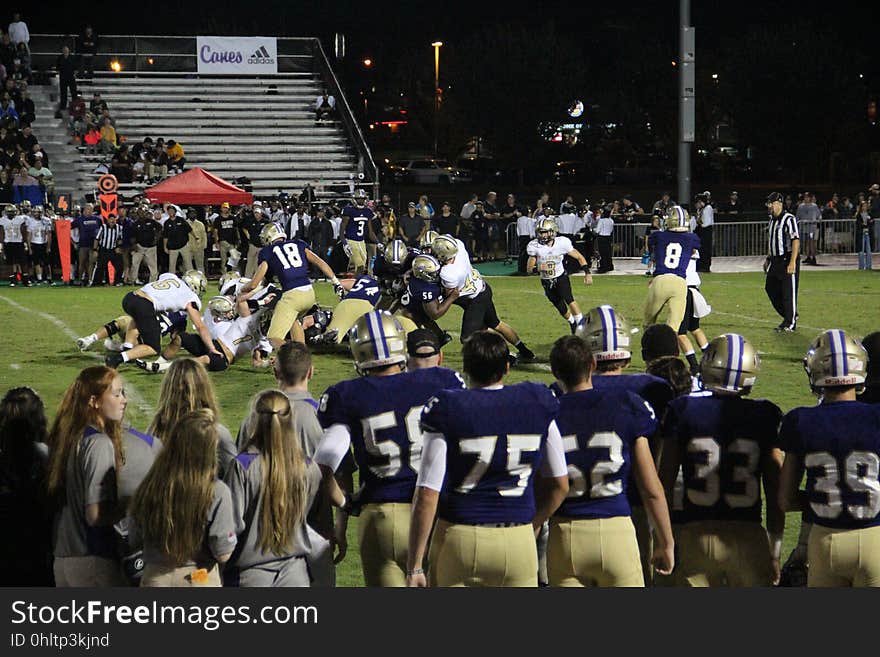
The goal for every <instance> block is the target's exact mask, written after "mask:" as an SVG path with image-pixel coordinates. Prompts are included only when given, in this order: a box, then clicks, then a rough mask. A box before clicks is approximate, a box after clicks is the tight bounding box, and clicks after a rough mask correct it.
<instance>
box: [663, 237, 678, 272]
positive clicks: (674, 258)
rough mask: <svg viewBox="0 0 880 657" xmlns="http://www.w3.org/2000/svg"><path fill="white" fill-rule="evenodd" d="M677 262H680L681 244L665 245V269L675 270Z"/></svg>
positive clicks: (671, 243)
mask: <svg viewBox="0 0 880 657" xmlns="http://www.w3.org/2000/svg"><path fill="white" fill-rule="evenodd" d="M679 262H681V244H677V243H675V242H670V243H669V244H667V245H666V258H665V259H664V260H663V264H664V265H665V266H666V268H667V269H675V268H677V267H678V263H679Z"/></svg>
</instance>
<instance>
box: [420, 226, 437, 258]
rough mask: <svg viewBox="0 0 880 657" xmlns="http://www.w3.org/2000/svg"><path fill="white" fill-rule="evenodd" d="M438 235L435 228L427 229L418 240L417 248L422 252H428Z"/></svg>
mask: <svg viewBox="0 0 880 657" xmlns="http://www.w3.org/2000/svg"><path fill="white" fill-rule="evenodd" d="M438 237H440V233H438V232H437V231H436V230H429V231H427V232H426V233H425V234H424V235H422V239H420V240H419V250H420V251H421V252H422V253H430V252H431V245H432V244H433V243H434V240H435V239H437V238H438Z"/></svg>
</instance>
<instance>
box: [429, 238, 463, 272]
mask: <svg viewBox="0 0 880 657" xmlns="http://www.w3.org/2000/svg"><path fill="white" fill-rule="evenodd" d="M431 253H433V254H434V257H435V258H437V261H438V262H439V263H440V264H441V265H444V264H446V263H447V262H449V261H450V260H452V259H453V258H454V257H455V256H457V255H458V241H457V240H456V239H455V238H454V237H453V236H452V235H440V236H439V237H436V238H435V239H434V241H433V242H431Z"/></svg>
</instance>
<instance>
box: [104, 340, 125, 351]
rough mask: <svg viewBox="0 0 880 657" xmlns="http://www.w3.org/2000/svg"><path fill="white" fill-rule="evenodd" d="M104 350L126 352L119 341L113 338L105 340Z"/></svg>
mask: <svg viewBox="0 0 880 657" xmlns="http://www.w3.org/2000/svg"><path fill="white" fill-rule="evenodd" d="M104 349H106V350H107V351H120V352H121V351H125V350H124V349H123V348H122V343H121V342H119V340H114V339H113V338H106V339H105V340H104Z"/></svg>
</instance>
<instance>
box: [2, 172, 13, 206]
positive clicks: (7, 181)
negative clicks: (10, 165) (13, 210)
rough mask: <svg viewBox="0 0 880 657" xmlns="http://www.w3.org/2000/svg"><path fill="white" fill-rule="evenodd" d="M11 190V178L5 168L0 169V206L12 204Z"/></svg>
mask: <svg viewBox="0 0 880 657" xmlns="http://www.w3.org/2000/svg"><path fill="white" fill-rule="evenodd" d="M12 199H13V190H12V178H11V177H10V176H9V172H8V171H7V170H6V168H5V167H0V205H4V206H5V205H6V204H7V203H12Z"/></svg>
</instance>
